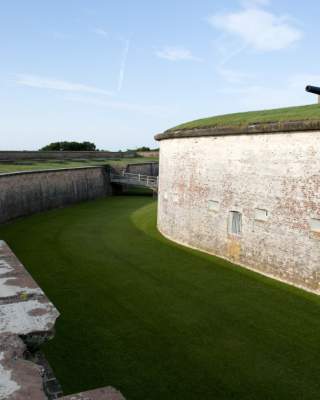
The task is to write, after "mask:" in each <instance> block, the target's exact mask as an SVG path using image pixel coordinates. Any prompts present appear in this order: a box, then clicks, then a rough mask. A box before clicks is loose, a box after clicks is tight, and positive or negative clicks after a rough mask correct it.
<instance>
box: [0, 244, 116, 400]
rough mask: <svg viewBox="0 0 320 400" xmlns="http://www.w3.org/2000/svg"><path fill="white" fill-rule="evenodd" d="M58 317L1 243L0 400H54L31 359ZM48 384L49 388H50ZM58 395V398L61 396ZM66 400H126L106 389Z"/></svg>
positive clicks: (40, 368) (42, 372)
mask: <svg viewBox="0 0 320 400" xmlns="http://www.w3.org/2000/svg"><path fill="white" fill-rule="evenodd" d="M58 316H59V312H58V311H57V309H56V308H55V307H54V305H53V304H52V303H51V302H50V301H49V299H48V298H47V297H46V295H45V294H44V292H43V291H42V290H41V289H40V288H39V286H38V285H37V284H36V282H35V281H34V280H33V279H32V277H31V275H30V274H29V273H28V272H27V271H26V269H25V268H24V266H23V265H22V264H21V263H20V261H19V260H18V259H17V257H16V256H15V255H14V253H13V252H12V251H11V250H10V248H9V246H8V245H7V244H6V243H5V242H4V241H2V240H0V400H52V399H56V398H57V396H59V394H57V393H56V392H52V391H51V388H50V387H49V384H50V382H52V381H55V378H54V376H51V377H50V378H51V379H50V380H48V379H47V378H48V376H47V375H48V371H47V369H48V368H46V367H45V366H43V365H44V364H45V363H42V364H41V365H42V366H41V365H40V364H39V363H38V362H37V363H36V360H37V357H35V354H37V353H35V352H36V351H37V350H38V349H39V347H40V346H41V344H43V342H45V341H46V340H49V339H51V338H52V337H53V335H54V325H55V322H56V319H57V318H58ZM49 381H50V382H49ZM61 394H62V393H60V395H61ZM63 399H64V400H124V397H123V396H122V395H121V393H120V392H118V391H117V390H115V389H113V388H111V387H106V388H102V389H96V390H92V391H89V392H85V393H79V394H75V395H70V396H66V397H63Z"/></svg>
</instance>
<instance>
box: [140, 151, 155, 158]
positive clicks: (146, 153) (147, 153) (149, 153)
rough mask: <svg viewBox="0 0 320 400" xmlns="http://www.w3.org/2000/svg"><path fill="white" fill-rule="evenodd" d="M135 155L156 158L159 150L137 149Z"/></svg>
mask: <svg viewBox="0 0 320 400" xmlns="http://www.w3.org/2000/svg"><path fill="white" fill-rule="evenodd" d="M137 156H140V157H146V158H148V157H152V158H154V157H156V158H158V157H159V151H137Z"/></svg>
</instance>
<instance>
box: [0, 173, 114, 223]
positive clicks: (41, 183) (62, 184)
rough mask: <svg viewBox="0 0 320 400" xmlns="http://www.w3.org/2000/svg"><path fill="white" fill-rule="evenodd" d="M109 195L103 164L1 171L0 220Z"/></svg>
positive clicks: (108, 182) (109, 186)
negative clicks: (7, 172) (13, 171)
mask: <svg viewBox="0 0 320 400" xmlns="http://www.w3.org/2000/svg"><path fill="white" fill-rule="evenodd" d="M111 194H112V188H111V184H110V181H109V174H108V173H107V171H106V168H104V167H85V168H72V169H56V170H44V171H28V172H17V173H10V174H0V223H3V222H7V221H10V220H12V219H14V218H17V217H21V216H24V215H29V214H33V213H36V212H39V211H45V210H49V209H51V208H57V207H63V206H66V205H68V204H72V203H77V202H80V201H84V200H93V199H96V198H99V197H104V196H107V195H111Z"/></svg>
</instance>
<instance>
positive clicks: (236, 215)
mask: <svg viewBox="0 0 320 400" xmlns="http://www.w3.org/2000/svg"><path fill="white" fill-rule="evenodd" d="M241 231H242V214H241V213H240V212H238V211H230V216H229V233H232V234H234V235H241Z"/></svg>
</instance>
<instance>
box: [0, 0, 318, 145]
mask: <svg viewBox="0 0 320 400" xmlns="http://www.w3.org/2000/svg"><path fill="white" fill-rule="evenodd" d="M319 13H320V3H319V0H305V1H294V0H277V1H276V0H273V1H272V0H270V1H269V0H228V1H225V0H198V1H195V0H193V1H192V0H162V1H150V0H136V1H133V0H90V1H89V0H55V1H45V0H28V1H24V0H10V1H1V3H0V50H1V53H0V54H1V55H0V57H1V62H0V88H1V90H0V139H1V140H0V149H2V150H33V149H39V148H41V147H43V146H44V145H46V144H48V143H51V142H55V141H60V140H76V141H91V142H94V143H96V145H97V147H98V148H99V149H105V150H119V149H122V150H125V149H128V148H136V147H140V146H149V147H157V146H158V144H157V142H155V141H154V139H153V137H154V135H155V134H157V133H160V132H162V131H164V130H166V129H169V128H171V127H173V126H175V125H178V124H179V123H182V122H186V121H190V120H193V119H197V118H203V117H208V116H212V115H218V114H226V113H232V112H239V111H249V110H259V109H266V108H276V107H282V106H283V107H285V106H293V105H302V104H311V103H315V101H316V98H315V96H313V95H310V94H307V93H305V92H304V87H305V86H306V85H307V84H314V85H319V86H320V52H319V45H318V43H319V37H320V25H319Z"/></svg>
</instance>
